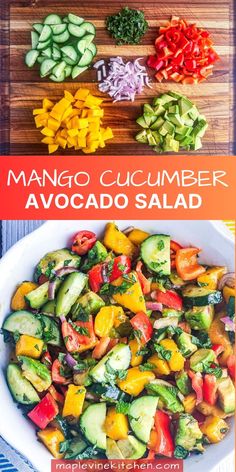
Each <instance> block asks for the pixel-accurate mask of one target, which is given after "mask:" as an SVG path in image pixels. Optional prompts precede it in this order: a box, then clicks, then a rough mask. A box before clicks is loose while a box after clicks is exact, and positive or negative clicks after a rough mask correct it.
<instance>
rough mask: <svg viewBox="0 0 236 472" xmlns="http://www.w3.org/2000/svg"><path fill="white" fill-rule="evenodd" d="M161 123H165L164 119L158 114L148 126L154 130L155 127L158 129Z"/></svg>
mask: <svg viewBox="0 0 236 472" xmlns="http://www.w3.org/2000/svg"><path fill="white" fill-rule="evenodd" d="M163 123H165V120H163V118H162V117H161V116H159V117H158V118H157V119H156V120H155V121H154V123H152V125H151V126H150V128H151V129H152V130H156V129H159V128H160V127H161V126H162V125H163Z"/></svg>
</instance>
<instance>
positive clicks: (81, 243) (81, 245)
mask: <svg viewBox="0 0 236 472" xmlns="http://www.w3.org/2000/svg"><path fill="white" fill-rule="evenodd" d="M96 240H97V237H96V234H95V233H93V232H92V231H86V230H85V231H79V232H78V233H77V234H76V235H75V237H74V241H73V244H72V251H73V252H76V254H79V256H84V255H85V254H87V252H88V251H89V250H90V249H92V247H93V246H94V244H95V243H96Z"/></svg>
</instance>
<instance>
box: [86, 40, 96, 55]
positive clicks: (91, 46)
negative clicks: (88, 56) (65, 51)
mask: <svg viewBox="0 0 236 472" xmlns="http://www.w3.org/2000/svg"><path fill="white" fill-rule="evenodd" d="M88 49H89V51H91V53H92V55H93V57H94V56H96V54H97V46H96V45H95V44H94V43H91V44H89V46H88Z"/></svg>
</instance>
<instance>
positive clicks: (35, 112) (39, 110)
mask: <svg viewBox="0 0 236 472" xmlns="http://www.w3.org/2000/svg"><path fill="white" fill-rule="evenodd" d="M43 113H47V109H46V108H35V109H34V110H33V115H42V114H43Z"/></svg>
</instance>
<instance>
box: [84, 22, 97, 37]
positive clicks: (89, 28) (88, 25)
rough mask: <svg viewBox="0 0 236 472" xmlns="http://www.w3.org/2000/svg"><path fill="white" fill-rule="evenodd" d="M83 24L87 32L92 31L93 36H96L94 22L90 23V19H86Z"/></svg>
mask: <svg viewBox="0 0 236 472" xmlns="http://www.w3.org/2000/svg"><path fill="white" fill-rule="evenodd" d="M81 26H82V28H83V29H84V31H86V33H92V34H93V36H95V34H96V29H95V26H94V25H93V24H92V23H90V22H89V21H85V22H84V23H83V24H82V25H81Z"/></svg>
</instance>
